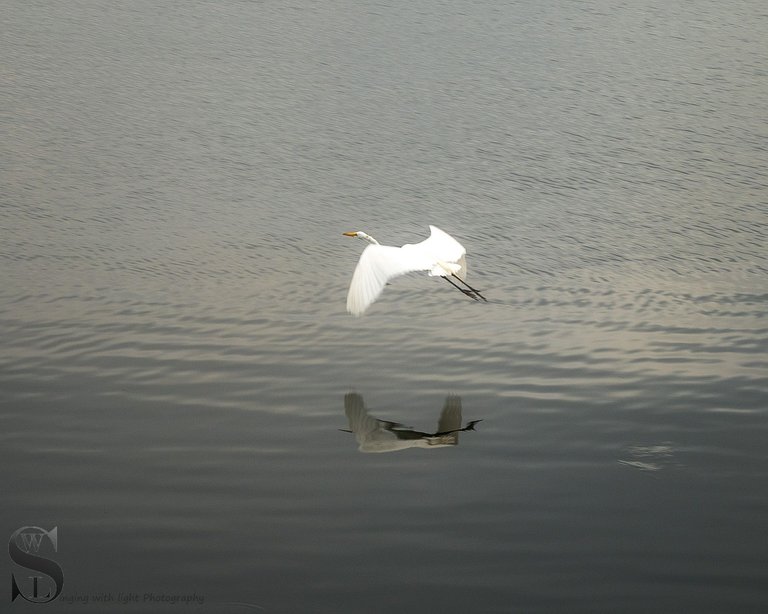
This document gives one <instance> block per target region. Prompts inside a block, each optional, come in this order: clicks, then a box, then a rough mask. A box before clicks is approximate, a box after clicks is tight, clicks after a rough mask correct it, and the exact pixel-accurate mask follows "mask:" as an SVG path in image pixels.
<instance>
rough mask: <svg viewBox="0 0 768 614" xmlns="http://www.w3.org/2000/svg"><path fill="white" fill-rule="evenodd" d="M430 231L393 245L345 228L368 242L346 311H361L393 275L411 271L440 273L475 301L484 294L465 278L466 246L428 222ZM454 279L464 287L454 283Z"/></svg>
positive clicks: (437, 274)
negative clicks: (421, 237) (419, 238)
mask: <svg viewBox="0 0 768 614" xmlns="http://www.w3.org/2000/svg"><path fill="white" fill-rule="evenodd" d="M429 230H430V235H429V238H428V239H425V240H424V241H422V242H421V243H414V244H408V245H403V246H402V247H392V246H389V245H380V244H379V242H378V241H377V240H376V239H374V238H373V237H372V236H371V235H369V234H366V233H364V232H360V231H357V232H345V233H343V234H344V235H345V236H347V237H357V238H358V239H363V240H364V241H367V242H368V243H370V245H369V246H368V247H366V248H365V249H364V250H363V253H362V255H361V256H360V260H359V261H358V263H357V267H356V268H355V272H354V274H353V275H352V283H351V284H350V285H349V293H348V294H347V311H348V312H349V313H351V314H352V315H355V316H360V315H362V314H363V313H364V312H365V310H366V309H368V307H370V306H371V304H372V303H373V302H374V301H375V300H376V299H377V298H379V296H380V295H381V292H382V290H383V289H384V286H385V285H386V284H387V282H388V281H389V280H390V279H392V278H393V277H397V276H399V275H404V274H405V273H410V272H412V271H428V274H429V275H430V277H435V276H440V277H442V278H443V279H445V280H447V281H448V282H449V283H451V284H452V285H453V286H455V287H456V288H458V289H459V290H461V291H462V292H463V293H464V294H466V295H467V296H469V297H471V298H473V299H475V300H476V301H478V300H480V299H482V300H486V299H485V297H484V296H483V295H482V294H480V292H479V291H477V290H475V289H474V288H473V287H472V286H470V285H469V284H468V283H467V282H466V276H467V261H466V253H467V250H465V249H464V246H463V245H462V244H461V243H459V242H458V241H457V240H456V239H454V238H453V237H452V236H451V235H449V234H448V233H447V232H443V231H442V230H440V229H439V228H438V227H437V226H430V227H429ZM451 278H454V279H457V280H458V281H459V282H461V283H462V284H463V285H464V286H466V289H465V288H462V287H461V286H459V285H458V284H457V283H455V282H454V281H453V280H452V279H451Z"/></svg>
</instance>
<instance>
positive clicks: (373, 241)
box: [360, 233, 379, 245]
mask: <svg viewBox="0 0 768 614" xmlns="http://www.w3.org/2000/svg"><path fill="white" fill-rule="evenodd" d="M360 238H361V239H365V240H366V241H368V243H370V244H371V245H379V242H378V241H377V240H376V239H374V238H373V237H372V236H371V235H367V234H365V233H363V236H362V237H360Z"/></svg>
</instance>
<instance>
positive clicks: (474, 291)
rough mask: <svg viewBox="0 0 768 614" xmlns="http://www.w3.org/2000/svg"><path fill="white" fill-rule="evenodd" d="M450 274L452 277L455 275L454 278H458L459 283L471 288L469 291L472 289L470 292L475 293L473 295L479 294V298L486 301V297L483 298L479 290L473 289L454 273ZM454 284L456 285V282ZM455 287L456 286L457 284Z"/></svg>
mask: <svg viewBox="0 0 768 614" xmlns="http://www.w3.org/2000/svg"><path fill="white" fill-rule="evenodd" d="M451 275H453V277H455V278H456V279H458V280H459V281H460V282H461V283H463V284H464V285H465V286H466V287H467V288H469V289H470V290H471V291H472V292H473V293H474V294H475V296H479V297H480V298H481V299H483V300H484V301H485V302H486V303H487V302H488V299H486V298H485V297H484V296H483V295H482V294H480V290H475V289H474V288H473V287H472V286H470V285H469V284H468V283H467V282H466V281H464V280H463V279H462V278H461V277H459V276H458V275H456V274H455V273H451ZM454 285H456V284H454ZM457 287H458V286H457Z"/></svg>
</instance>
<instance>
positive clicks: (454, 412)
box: [437, 395, 461, 433]
mask: <svg viewBox="0 0 768 614" xmlns="http://www.w3.org/2000/svg"><path fill="white" fill-rule="evenodd" d="M460 428H461V397H457V396H454V395H451V396H449V397H446V399H445V405H443V411H442V412H441V413H440V421H439V422H438V423H437V432H438V433H447V432H449V431H457V430H459V429H460Z"/></svg>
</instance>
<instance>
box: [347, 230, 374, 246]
mask: <svg viewBox="0 0 768 614" xmlns="http://www.w3.org/2000/svg"><path fill="white" fill-rule="evenodd" d="M341 234H343V235H344V236H345V237H357V238H358V239H362V240H363V241H368V243H370V244H371V245H378V244H379V242H378V241H377V240H376V239H374V238H373V237H372V236H371V235H369V234H366V233H364V232H363V231H362V230H358V231H354V232H342V233H341Z"/></svg>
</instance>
